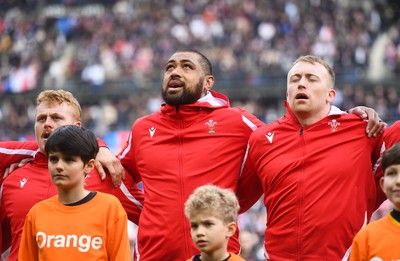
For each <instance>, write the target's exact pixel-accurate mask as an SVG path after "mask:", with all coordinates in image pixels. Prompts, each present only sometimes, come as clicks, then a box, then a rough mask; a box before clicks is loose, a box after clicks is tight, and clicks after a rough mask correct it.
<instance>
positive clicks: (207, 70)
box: [175, 49, 212, 75]
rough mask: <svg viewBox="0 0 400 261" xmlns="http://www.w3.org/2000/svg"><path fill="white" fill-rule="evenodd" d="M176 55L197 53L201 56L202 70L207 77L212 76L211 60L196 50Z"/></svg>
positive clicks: (184, 51) (183, 51) (182, 51)
mask: <svg viewBox="0 0 400 261" xmlns="http://www.w3.org/2000/svg"><path fill="white" fill-rule="evenodd" d="M175 53H195V54H197V55H198V56H200V59H199V62H200V64H201V68H202V69H203V72H204V74H205V75H212V65H211V62H210V60H208V58H207V57H206V56H205V55H204V54H202V53H201V52H199V51H197V50H194V49H187V50H180V51H177V52H175Z"/></svg>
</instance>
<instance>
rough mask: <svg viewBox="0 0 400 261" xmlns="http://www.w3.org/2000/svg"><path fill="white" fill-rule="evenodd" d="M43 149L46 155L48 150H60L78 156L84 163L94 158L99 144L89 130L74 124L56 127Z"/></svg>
mask: <svg viewBox="0 0 400 261" xmlns="http://www.w3.org/2000/svg"><path fill="white" fill-rule="evenodd" d="M44 149H45V152H46V155H47V156H48V155H49V153H50V152H61V153H63V154H65V155H69V156H79V157H81V159H82V161H83V163H85V164H86V163H88V162H89V160H91V159H94V158H96V155H97V153H98V152H99V145H98V143H97V139H96V136H95V135H94V133H93V132H92V131H91V130H89V129H85V128H83V127H79V126H76V125H65V126H61V127H58V128H57V129H56V130H55V131H54V132H53V133H52V134H51V135H50V137H49V138H48V139H47V141H46V145H45V147H44Z"/></svg>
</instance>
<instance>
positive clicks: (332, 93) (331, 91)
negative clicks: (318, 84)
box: [326, 89, 336, 103]
mask: <svg viewBox="0 0 400 261" xmlns="http://www.w3.org/2000/svg"><path fill="white" fill-rule="evenodd" d="M335 97H336V90H335V89H329V91H328V94H327V96H326V100H327V101H328V102H329V103H331V102H333V100H334V99H335Z"/></svg>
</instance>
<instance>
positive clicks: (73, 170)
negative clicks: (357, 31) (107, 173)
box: [48, 152, 94, 189]
mask: <svg viewBox="0 0 400 261" xmlns="http://www.w3.org/2000/svg"><path fill="white" fill-rule="evenodd" d="M93 166H94V160H90V161H89V162H88V163H87V164H83V161H82V159H81V157H79V156H68V155H65V154H63V153H61V152H50V153H49V157H48V167H49V172H50V177H51V179H52V181H53V183H54V185H56V186H57V187H58V188H63V189H69V188H74V187H77V186H81V187H82V188H83V186H84V182H85V173H89V172H90V171H91V170H92V169H93Z"/></svg>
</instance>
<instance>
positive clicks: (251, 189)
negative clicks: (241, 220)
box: [236, 161, 263, 214]
mask: <svg viewBox="0 0 400 261" xmlns="http://www.w3.org/2000/svg"><path fill="white" fill-rule="evenodd" d="M262 193H263V189H262V185H261V181H260V179H259V178H258V176H257V174H256V173H255V172H254V171H253V168H252V167H251V165H250V163H249V162H248V161H246V163H245V166H244V168H243V171H242V173H241V175H240V177H239V181H238V189H237V192H236V195H237V197H238V200H239V205H240V211H239V214H240V213H243V212H245V211H247V210H248V209H249V208H251V206H253V205H254V203H256V202H257V201H258V200H259V199H260V197H261V195H262Z"/></svg>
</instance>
